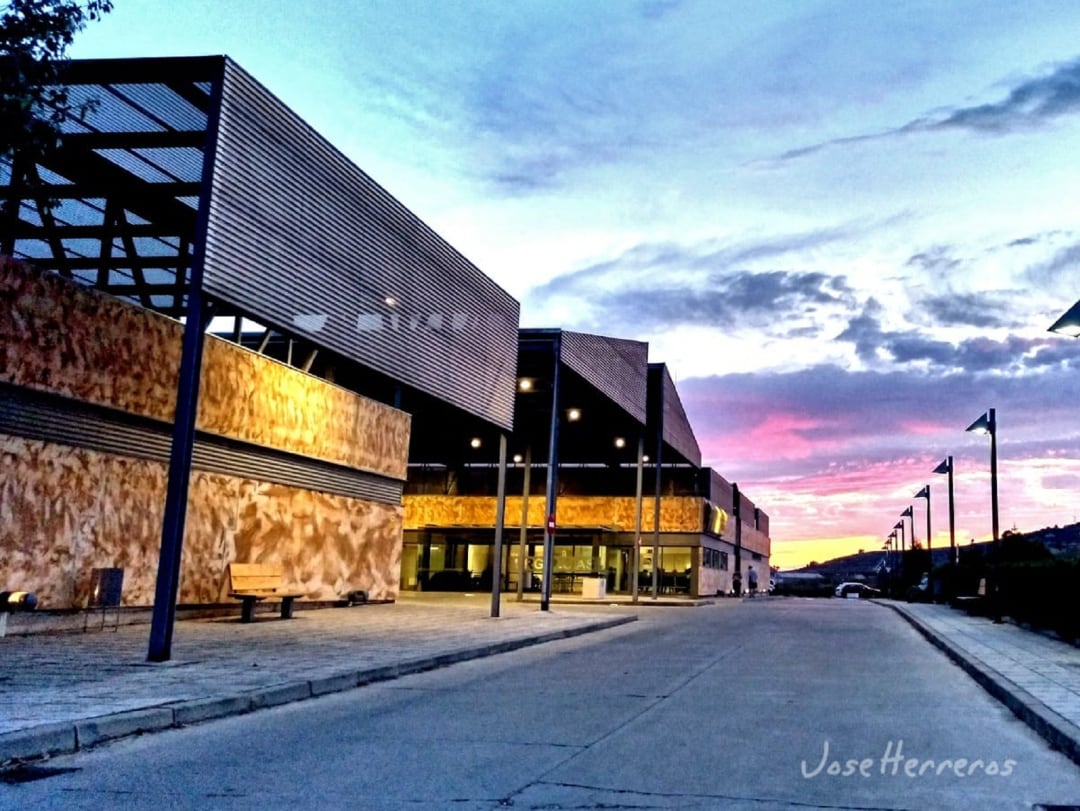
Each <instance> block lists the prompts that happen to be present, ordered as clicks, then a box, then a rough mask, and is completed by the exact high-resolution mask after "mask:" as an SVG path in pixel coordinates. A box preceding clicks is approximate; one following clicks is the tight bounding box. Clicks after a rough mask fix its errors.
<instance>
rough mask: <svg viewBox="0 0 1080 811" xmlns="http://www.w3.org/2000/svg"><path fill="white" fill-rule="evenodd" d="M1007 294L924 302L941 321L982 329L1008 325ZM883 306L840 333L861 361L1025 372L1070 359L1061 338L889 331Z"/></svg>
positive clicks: (944, 371) (940, 371)
mask: <svg viewBox="0 0 1080 811" xmlns="http://www.w3.org/2000/svg"><path fill="white" fill-rule="evenodd" d="M1003 299H1005V295H1004V294H1002V295H1000V296H999V295H997V294H970V295H957V296H932V297H929V298H927V299H926V300H925V301H923V302H922V306H924V307H926V308H927V309H928V310H929V311H930V312H931V314H933V315H934V316H935V317H936V318H937V319H938V322H939V323H941V324H945V325H957V324H960V325H966V326H977V327H981V328H989V327H998V326H1003V325H1004V326H1009V325H1010V324H1011V320H1010V319H1009V318H1008V317H1007V316H1005V315H1001V313H1003V312H1004V309H1003ZM884 314H885V309H884V307H883V306H882V305H881V304H880V303H879V302H878V301H877V300H876V299H871V300H870V301H868V302H867V304H866V306H865V307H864V308H863V311H862V312H861V313H859V314H858V315H856V316H854V317H852V318H851V319H850V321H849V322H848V325H847V327H846V328H845V329H844V330H843V331H842V332H840V334H839V335H837V336H836V339H837V340H838V341H848V342H850V343H851V344H853V345H854V348H855V352H856V354H857V355H858V357H859V358H860V359H862V360H863V361H865V362H866V363H867V364H868V365H870V366H874V367H876V366H882V367H888V366H890V365H893V364H900V365H902V366H909V365H912V364H914V365H921V366H923V367H925V368H924V370H923V371H924V372H925V373H927V374H937V375H951V374H957V373H961V372H964V373H968V374H979V373H982V372H993V373H996V374H1005V373H1010V374H1016V375H1021V376H1022V375H1024V374H1026V373H1031V372H1035V371H1038V370H1040V369H1043V368H1045V367H1047V366H1052V365H1057V364H1059V363H1062V362H1067V361H1068V360H1069V353H1068V352H1067V351H1065V350H1063V349H1062V346H1061V342H1060V341H1057V340H1055V339H1053V338H1024V337H1020V336H1017V335H1009V336H1007V337H1005V338H1002V339H995V338H989V337H986V336H983V335H975V336H974V337H967V338H964V339H962V340H957V341H946V340H941V339H937V338H934V337H931V336H930V335H928V334H927V333H926V332H924V331H923V330H915V329H911V330H887V329H884V328H883V327H882V318H883V316H884Z"/></svg>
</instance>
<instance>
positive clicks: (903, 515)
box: [900, 504, 915, 549]
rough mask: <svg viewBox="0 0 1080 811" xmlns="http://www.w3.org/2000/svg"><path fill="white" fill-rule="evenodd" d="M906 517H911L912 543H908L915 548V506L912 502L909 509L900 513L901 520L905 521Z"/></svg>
mask: <svg viewBox="0 0 1080 811" xmlns="http://www.w3.org/2000/svg"><path fill="white" fill-rule="evenodd" d="M905 518H910V519H911V543H910V544H909V545H908V548H909V549H914V548H915V508H914V507H912V506H911V505H910V504H909V505H908V506H907V509H906V510H904V511H903V512H902V513H900V522H901V523H903V521H904V519H905Z"/></svg>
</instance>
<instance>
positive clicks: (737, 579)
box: [731, 569, 742, 597]
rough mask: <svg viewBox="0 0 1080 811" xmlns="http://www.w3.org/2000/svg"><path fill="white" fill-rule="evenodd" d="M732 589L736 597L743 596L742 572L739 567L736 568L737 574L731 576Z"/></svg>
mask: <svg viewBox="0 0 1080 811" xmlns="http://www.w3.org/2000/svg"><path fill="white" fill-rule="evenodd" d="M731 591H732V592H733V593H734V595H735V596H736V597H741V596H742V572H740V571H739V570H738V569H736V570H735V574H733V575H732V576H731Z"/></svg>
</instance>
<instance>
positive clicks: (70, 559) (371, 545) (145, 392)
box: [0, 260, 409, 608]
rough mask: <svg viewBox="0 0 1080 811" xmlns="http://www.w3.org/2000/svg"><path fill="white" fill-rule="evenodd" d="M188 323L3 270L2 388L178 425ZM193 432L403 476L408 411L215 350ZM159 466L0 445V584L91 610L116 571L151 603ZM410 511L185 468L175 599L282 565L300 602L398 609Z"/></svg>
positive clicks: (223, 347)
mask: <svg viewBox="0 0 1080 811" xmlns="http://www.w3.org/2000/svg"><path fill="white" fill-rule="evenodd" d="M181 333H182V327H181V325H180V324H179V323H177V322H175V321H172V320H170V319H168V318H165V317H163V316H160V315H157V314H155V313H152V312H150V311H147V310H142V309H139V308H137V307H134V306H132V305H129V304H126V303H124V302H121V301H118V300H115V299H112V298H109V297H107V296H104V295H101V294H99V293H97V292H96V291H93V290H88V289H86V288H83V287H80V286H77V285H75V284H73V283H71V282H68V281H65V280H63V279H61V278H59V277H57V276H54V275H45V276H42V275H40V274H38V273H37V272H36V271H34V270H32V269H30V268H27V267H25V266H23V265H19V264H17V263H13V262H10V261H4V260H0V381H3V382H5V383H10V384H14V385H16V386H20V387H26V388H33V389H38V390H43V391H49V392H53V393H58V394H61V395H63V396H65V397H68V398H70V399H72V400H78V401H85V402H90V403H96V404H100V405H106V406H110V407H113V408H118V409H122V410H124V411H128V412H131V413H136V414H140V415H144V416H149V417H153V418H156V419H159V420H167V421H171V418H172V411H173V407H174V398H175V389H176V373H177V369H178V366H179V348H180V340H181ZM198 427H199V428H200V429H201V430H204V431H208V432H211V433H216V434H220V435H223V436H228V437H232V438H235V439H240V440H244V441H247V442H251V443H255V444H259V445H263V446H268V447H272V448H277V449H281V450H287V451H291V452H294V453H299V454H302V455H305V456H309V457H316V458H320V459H324V460H328V461H332V462H336V463H338V464H343V465H347V466H349V467H352V468H354V469H358V470H362V471H368V472H372V473H377V474H381V475H384V476H389V477H392V478H397V479H404V477H405V471H406V466H407V454H408V442H409V416H408V415H407V414H404V413H403V412H400V411H397V410H396V409H393V408H390V407H388V406H384V405H382V404H380V403H376V402H374V401H371V400H367V399H365V398H362V397H359V396H357V395H356V394H353V393H351V392H348V391H346V390H344V389H340V388H338V387H336V386H332V385H330V384H328V383H326V382H324V381H322V380H319V379H317V378H314V377H312V376H310V375H306V374H304V373H302V372H300V371H298V370H296V369H292V368H290V367H287V366H285V365H283V364H280V363H276V362H274V361H272V360H269V359H267V358H264V357H261V356H259V355H256V354H254V353H252V352H248V351H246V350H244V349H242V348H240V347H237V346H235V345H233V344H230V343H228V342H226V341H221V340H218V339H216V338H213V337H208V338H207V342H206V349H205V355H204V362H203V376H202V383H201V389H200V402H199V415H198ZM166 478H167V466H166V465H165V464H163V463H161V462H158V461H152V460H146V459H138V458H133V457H127V456H123V455H119V454H114V453H106V452H100V451H95V450H88V449H85V448H76V447H72V446H69V445H64V444H59V443H54V442H41V441H37V440H31V439H26V438H23V437H19V436H12V435H8V434H2V433H0V589H10V588H19V589H28V590H31V591H34V592H36V593H37V594H38V596H39V598H40V599H41V606H42V608H68V607H73V606H80V605H85V602H86V598H87V595H88V593H89V578H90V570H91V569H92V568H95V567H112V566H119V567H123V568H124V591H123V603H124V604H125V605H144V606H145V605H150V604H152V602H153V596H154V585H155V580H156V576H157V564H158V549H159V546H160V541H161V524H162V515H163V511H164V501H165V485H166ZM402 522H403V509H402V507H401V506H400V505H398V504H385V503H380V502H374V501H367V500H363V499H358V498H349V497H345V496H341V495H334V494H331V493H322V492H316V491H312V490H306V489H301V488H297V487H286V486H283V485H278V484H271V483H268V482H262V481H256V480H253V479H250V478H242V477H237V476H228V475H222V474H218V473H208V472H205V471H200V470H193V471H192V477H191V484H190V490H189V496H188V517H187V523H186V527H185V537H184V554H183V561H182V572H181V584H180V597H179V599H180V602H181V603H209V602H222V601H227V600H228V598H227V596H226V592H227V585H228V584H227V583H226V582H225V567H226V566H227V565H228V563H229V562H231V561H233V560H239V561H280V562H282V563H283V564H284V565H285V576H286V580H287V581H288V582H289V583H290V584H291V585H295V586H298V587H299V590H301V591H304V592H305V595H306V598H307V599H313V600H329V599H334V598H336V597H339V596H340V595H342V594H344V593H345V592H346V591H349V590H352V589H365V590H367V591H368V592H369V594H370V596H371V597H372V599H394V598H395V597H396V595H397V591H398V579H399V577H400V557H401V537H402V536H401V533H402Z"/></svg>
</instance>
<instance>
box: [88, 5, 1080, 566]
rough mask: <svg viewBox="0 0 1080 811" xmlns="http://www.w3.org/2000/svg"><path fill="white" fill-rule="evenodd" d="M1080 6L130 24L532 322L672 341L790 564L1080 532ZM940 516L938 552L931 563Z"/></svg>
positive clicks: (143, 49)
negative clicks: (242, 101) (905, 533)
mask: <svg viewBox="0 0 1080 811" xmlns="http://www.w3.org/2000/svg"><path fill="white" fill-rule="evenodd" d="M1078 30H1080V3H1076V2H1072V1H1071V0H1057V1H1055V2H1040V0H1026V2H1022V3H1021V2H1000V3H985V2H967V1H966V0H959V1H956V0H953V1H951V2H949V3H940V2H922V3H920V2H905V3H866V2H846V1H845V2H824V1H822V0H819V1H818V2H814V1H813V0H800V1H799V2H767V3H762V2H725V1H723V0H713V1H712V2H708V0H697V1H694V0H686V1H685V2H684V1H681V0H624V1H621V2H616V0H606V1H605V2H589V1H588V0H576V2H558V0H546V1H545V2H538V1H535V0H515V1H514V2H507V1H506V0H483V1H477V2H464V0H457V1H456V2H455V1H454V0H446V1H445V2H436V1H435V0H428V2H421V1H420V0H392V1H389V0H388V1H387V2H383V1H382V0H370V1H368V2H355V3H349V2H314V1H313V2H308V3H295V2H294V3H288V2H273V1H271V0H259V1H258V2H256V1H255V0H227V2H208V1H207V0H201V1H196V0H171V1H170V2H168V3H165V2H149V1H148V0H117V5H116V9H115V10H114V12H113V13H112V14H110V15H109V16H108V17H107V18H106V19H105V20H104V21H103V22H100V23H96V24H93V25H92V26H91V27H90V28H88V29H87V30H86V31H85V32H84V33H83V34H82V35H81V36H80V37H79V39H77V41H76V44H75V46H74V48H73V49H72V51H71V55H72V56H74V57H111V56H155V55H185V54H209V53H226V54H228V55H230V56H232V57H233V58H234V59H235V60H236V61H237V62H239V63H240V64H241V65H242V66H243V67H244V68H245V69H246V70H248V71H249V72H250V73H252V74H253V75H254V76H255V77H256V78H258V79H259V80H260V81H261V82H262V83H263V84H264V85H266V86H267V87H268V88H269V89H270V90H272V91H273V92H274V93H276V94H277V95H278V96H279V97H280V98H282V99H283V100H284V101H285V102H286V103H287V104H288V105H289V106H291V107H292V108H293V109H294V110H296V111H297V112H298V113H299V114H300V115H301V116H302V117H304V118H305V119H307V120H308V121H309V123H311V124H312V125H313V126H314V127H315V128H316V129H317V130H319V131H320V132H322V133H323V134H324V135H325V136H326V137H327V138H329V139H330V140H331V141H332V142H333V143H334V144H336V145H337V146H338V147H339V148H340V149H341V150H342V151H343V152H345V153H346V154H347V155H348V156H349V157H351V158H352V159H353V160H354V161H355V162H356V163H357V164H358V165H360V166H361V167H362V168H363V169H364V170H365V171H367V172H368V173H369V174H370V175H372V176H373V177H374V178H375V179H376V180H377V181H378V182H379V183H381V184H382V185H383V186H384V187H386V188H387V189H388V190H389V191H390V192H391V193H393V194H394V195H395V196H397V197H398V198H399V199H400V200H401V201H402V202H404V203H405V204H406V205H407V206H408V207H409V208H411V209H412V210H413V211H415V212H416V213H417V214H418V215H419V216H420V217H422V218H423V219H424V220H426V221H427V222H428V223H429V224H430V225H432V226H433V227H434V228H435V229H436V230H437V231H438V232H439V233H441V234H442V235H443V236H444V237H445V238H446V239H447V240H448V241H449V242H451V243H452V244H453V245H454V246H455V247H457V248H458V249H459V250H460V251H461V252H462V253H464V254H465V255H466V256H468V257H469V258H470V259H471V260H472V261H473V262H475V263H476V264H477V265H478V266H479V267H480V268H481V269H482V270H484V271H485V272H486V273H487V274H488V275H490V276H491V277H493V278H494V279H495V280H496V281H498V282H499V283H500V284H501V285H502V286H503V287H505V288H506V289H507V290H509V291H510V292H511V293H512V294H513V295H514V296H515V297H517V298H518V299H519V300H520V301H521V302H522V323H523V325H525V326H562V327H566V328H569V329H577V330H583V331H590V332H598V333H602V334H608V335H614V336H617V337H626V338H634V339H638V340H644V341H648V342H649V344H650V356H651V359H652V360H655V361H664V362H666V363H668V364H669V366H670V368H671V370H672V372H673V374H674V375H675V376H676V379H677V381H678V383H679V387H680V391H681V393H682V397H683V401H684V405H685V406H686V408H687V411H688V414H689V415H690V418H691V421H692V423H693V424H694V427H695V430H696V431H697V433H698V436H699V439H700V441H701V444H702V451H703V455H704V457H705V460H706V461H707V462H708V463H710V464H712V465H713V466H715V467H716V468H717V469H718V470H719V471H720V472H721V473H722V474H723V475H724V476H726V477H727V478H728V479H730V480H734V481H738V482H739V483H740V486H741V487H742V489H743V490H744V491H745V492H746V493H747V494H748V495H749V496H750V497H751V498H752V499H754V500H755V501H756V502H757V503H759V504H760V505H761V506H763V507H764V509H765V510H766V511H767V512H769V513H770V516H771V519H772V530H773V533H772V534H773V538H774V549H775V551H776V555H775V559H776V561H777V562H779V563H782V564H785V565H792V564H795V563H798V562H802V561H805V560H806V559H809V558H811V557H818V558H821V557H827V556H830V555H832V554H840V553H843V552H848V551H855V550H856V549H858V548H866V549H871V548H876V547H879V546H880V545H881V543H882V540H883V537H884V535H885V534H887V533H888V532H889V531H891V528H892V525H893V524H894V523H895V522H896V521H897V520H898V518H899V513H900V512H901V511H902V510H903V509H904V508H905V507H906V506H907V505H908V504H911V503H912V498H911V496H912V494H913V493H914V492H915V491H916V490H918V489H919V488H920V487H922V486H923V485H924V484H927V483H929V484H931V486H932V493H933V496H932V505H933V510H934V529H935V539H934V542H935V544H938V543H941V541H942V539H943V538H945V537H947V535H946V533H947V527H946V524H945V522H944V521H943V520H942V519H943V518H944V516H945V500H944V492H945V489H944V479H943V477H940V476H933V475H931V473H930V471H931V469H932V468H933V467H934V466H935V465H936V464H937V463H938V462H939V461H940V460H941V459H942V458H944V456H946V455H948V454H953V455H955V456H956V459H957V516H958V518H957V526H958V529H957V535H958V539H960V540H962V541H963V542H966V541H967V540H968V539H970V538H985V537H988V535H989V533H990V519H989V515H988V511H989V510H988V504H989V492H988V448H987V442H986V441H985V440H984V439H980V438H979V437H977V436H974V435H971V434H966V433H964V430H963V429H964V428H965V427H966V426H967V425H968V424H969V423H970V422H972V421H973V420H974V419H975V418H976V417H978V416H979V415H980V414H981V413H983V411H985V410H986V409H987V408H989V407H991V406H993V407H996V409H997V413H998V420H999V425H1000V429H999V456H1000V475H1001V525H1002V528H1003V529H1008V528H1011V527H1012V526H1014V525H1015V526H1016V527H1018V528H1019V529H1035V528H1039V527H1042V526H1047V525H1053V524H1065V523H1072V522H1074V521H1076V520H1080V508H1078V505H1080V412H1078V409H1077V406H1076V403H1077V400H1078V396H1080V341H1070V340H1067V339H1062V338H1058V337H1056V336H1053V335H1050V334H1048V333H1047V332H1046V328H1047V326H1049V324H1050V323H1051V322H1052V321H1053V320H1054V319H1055V318H1056V317H1057V316H1058V315H1060V314H1061V313H1062V312H1064V310H1065V309H1067V308H1068V307H1069V306H1070V305H1071V304H1073V302H1075V301H1076V300H1077V298H1078V297H1080V227H1078V226H1077V225H1076V224H1075V222H1074V220H1075V216H1076V215H1075V211H1076V210H1077V205H1076V202H1077V201H1076V197H1077V194H1078V191H1077V190H1080V161H1077V160H1076V157H1075V156H1076V155H1077V154H1080V43H1078V42H1077V40H1076V36H1075V33H1076V32H1077V31H1078ZM922 504H923V502H922V501H920V502H918V503H917V504H916V515H917V516H918V517H917V519H916V525H917V529H918V530H919V536H920V537H921V536H922V535H924V534H925V529H924V527H925V518H924V517H922V516H923V513H922V509H923V507H922Z"/></svg>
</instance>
